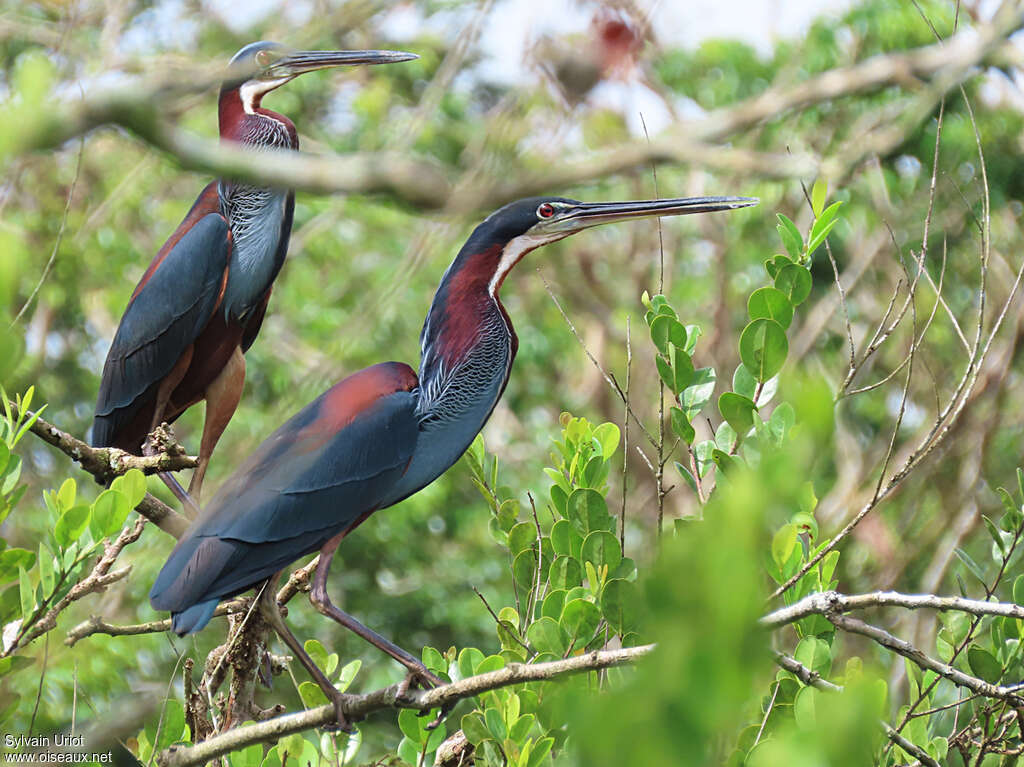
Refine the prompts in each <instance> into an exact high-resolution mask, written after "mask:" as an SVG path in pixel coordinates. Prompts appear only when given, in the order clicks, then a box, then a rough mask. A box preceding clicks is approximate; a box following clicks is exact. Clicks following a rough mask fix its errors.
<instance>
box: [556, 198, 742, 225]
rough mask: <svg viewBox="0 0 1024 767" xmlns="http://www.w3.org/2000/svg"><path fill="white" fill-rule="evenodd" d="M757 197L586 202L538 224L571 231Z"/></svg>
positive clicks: (733, 205)
mask: <svg viewBox="0 0 1024 767" xmlns="http://www.w3.org/2000/svg"><path fill="white" fill-rule="evenodd" d="M758 202H760V200H758V199H757V198H756V197H683V198H676V199H670V200H638V201H635V202H583V203H579V204H578V205H573V206H571V207H569V208H568V209H566V210H563V211H559V212H557V213H556V214H555V216H554V217H553V218H551V219H549V220H548V221H541V222H540V223H539V224H538V228H539V229H541V231H542V232H544V233H548V232H550V233H552V234H554V233H565V234H572V233H574V232H578V231H581V230H583V229H589V228H590V227H592V226H599V225H601V224H610V223H612V222H614V221H625V220H627V219H631V218H646V217H649V216H683V215H686V214H688V213H711V212H714V211H716V210H735V209H736V208H749V207H750V206H751V205H757V204H758Z"/></svg>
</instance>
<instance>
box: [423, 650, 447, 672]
mask: <svg viewBox="0 0 1024 767" xmlns="http://www.w3.org/2000/svg"><path fill="white" fill-rule="evenodd" d="M421 660H422V661H423V665H424V666H426V667H427V668H429V669H430V670H431V671H433V672H435V673H440V674H445V673H447V672H448V662H447V661H446V660H445V659H444V656H443V655H441V652H440V651H439V650H438V649H437V648H436V647H430V646H429V645H428V646H427V647H424V648H423V652H422V654H421Z"/></svg>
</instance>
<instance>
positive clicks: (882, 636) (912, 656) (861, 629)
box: [825, 613, 1024, 707]
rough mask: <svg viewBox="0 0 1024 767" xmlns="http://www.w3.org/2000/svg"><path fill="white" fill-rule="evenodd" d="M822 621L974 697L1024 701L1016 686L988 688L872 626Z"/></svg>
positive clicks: (835, 617) (837, 618) (842, 618)
mask: <svg viewBox="0 0 1024 767" xmlns="http://www.w3.org/2000/svg"><path fill="white" fill-rule="evenodd" d="M825 617H826V618H827V619H828V621H829V622H830V623H831V624H832V625H833V626H835V627H836V628H840V629H842V630H843V631H849V632H850V633H852V634H860V635H861V636H865V637H867V638H868V639H870V640H872V641H873V642H876V643H877V644H879V645H881V646H882V647H884V648H886V649H887V650H892V651H893V652H894V653H896V654H897V655H902V656H903V657H904V658H906V659H907V660H909V661H911V662H913V663H915V664H917V665H918V666H920V667H921V668H923V669H928V670H930V671H934V672H935V673H936V674H938V675H939V676H941V677H943V678H944V679H948V680H949V681H951V682H952V683H953V684H955V685H957V686H959V687H965V688H967V689H968V690H970V691H971V692H974V693H977V694H978V695H984V696H985V697H986V698H998V699H1000V700H1005V701H1007V702H1008V703H1009V704H1010V705H1012V706H1014V707H1020V706H1024V697H1022V692H1024V690H1022V688H1021V686H1020V685H1012V686H1005V685H999V684H992V683H990V682H986V681H985V680H984V679H979V678H978V677H976V676H971V675H970V674H967V673H964V672H963V671H961V670H960V669H958V668H956V667H954V666H950V665H949V664H947V663H942V662H941V661H938V660H936V659H935V658H932V657H931V656H929V655H925V654H924V653H923V652H922V651H921V650H919V649H917V648H916V647H915V646H914V645H912V644H911V643H910V642H908V641H906V640H905V639H900V638H899V637H896V636H893V635H892V634H890V633H889V632H888V631H886V630H884V629H880V628H878V627H877V626H872V625H871V624H870V623H865V622H864V621H862V620H860V619H859V618H851V617H849V616H848V615H840V614H838V613H826V614H825Z"/></svg>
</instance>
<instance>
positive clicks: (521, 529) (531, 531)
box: [508, 522, 537, 556]
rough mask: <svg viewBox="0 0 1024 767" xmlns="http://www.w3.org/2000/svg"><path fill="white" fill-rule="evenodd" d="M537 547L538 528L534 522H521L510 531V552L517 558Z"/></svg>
mask: <svg viewBox="0 0 1024 767" xmlns="http://www.w3.org/2000/svg"><path fill="white" fill-rule="evenodd" d="M536 546H537V528H536V526H535V525H534V524H533V523H532V522H520V523H519V524H518V525H516V526H515V527H513V528H512V529H511V530H509V531H508V550H509V551H511V552H512V555H513V556H515V555H516V554H518V553H519V552H520V551H525V550H527V549H533V548H536Z"/></svg>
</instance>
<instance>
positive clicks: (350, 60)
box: [271, 51, 419, 77]
mask: <svg viewBox="0 0 1024 767" xmlns="http://www.w3.org/2000/svg"><path fill="white" fill-rule="evenodd" d="M418 58H419V56H417V55H416V54H415V53H406V52H404V51H295V52H293V53H289V54H287V55H285V56H284V57H282V58H281V59H279V60H278V61H277V62H275V64H274V66H273V68H272V69H271V72H272V74H273V75H274V76H277V77H295V76H296V75H301V74H303V73H305V72H315V71H316V70H318V69H329V68H330V67H347V66H356V65H359V64H397V63H399V62H402V61H412V60H413V59H418Z"/></svg>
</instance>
